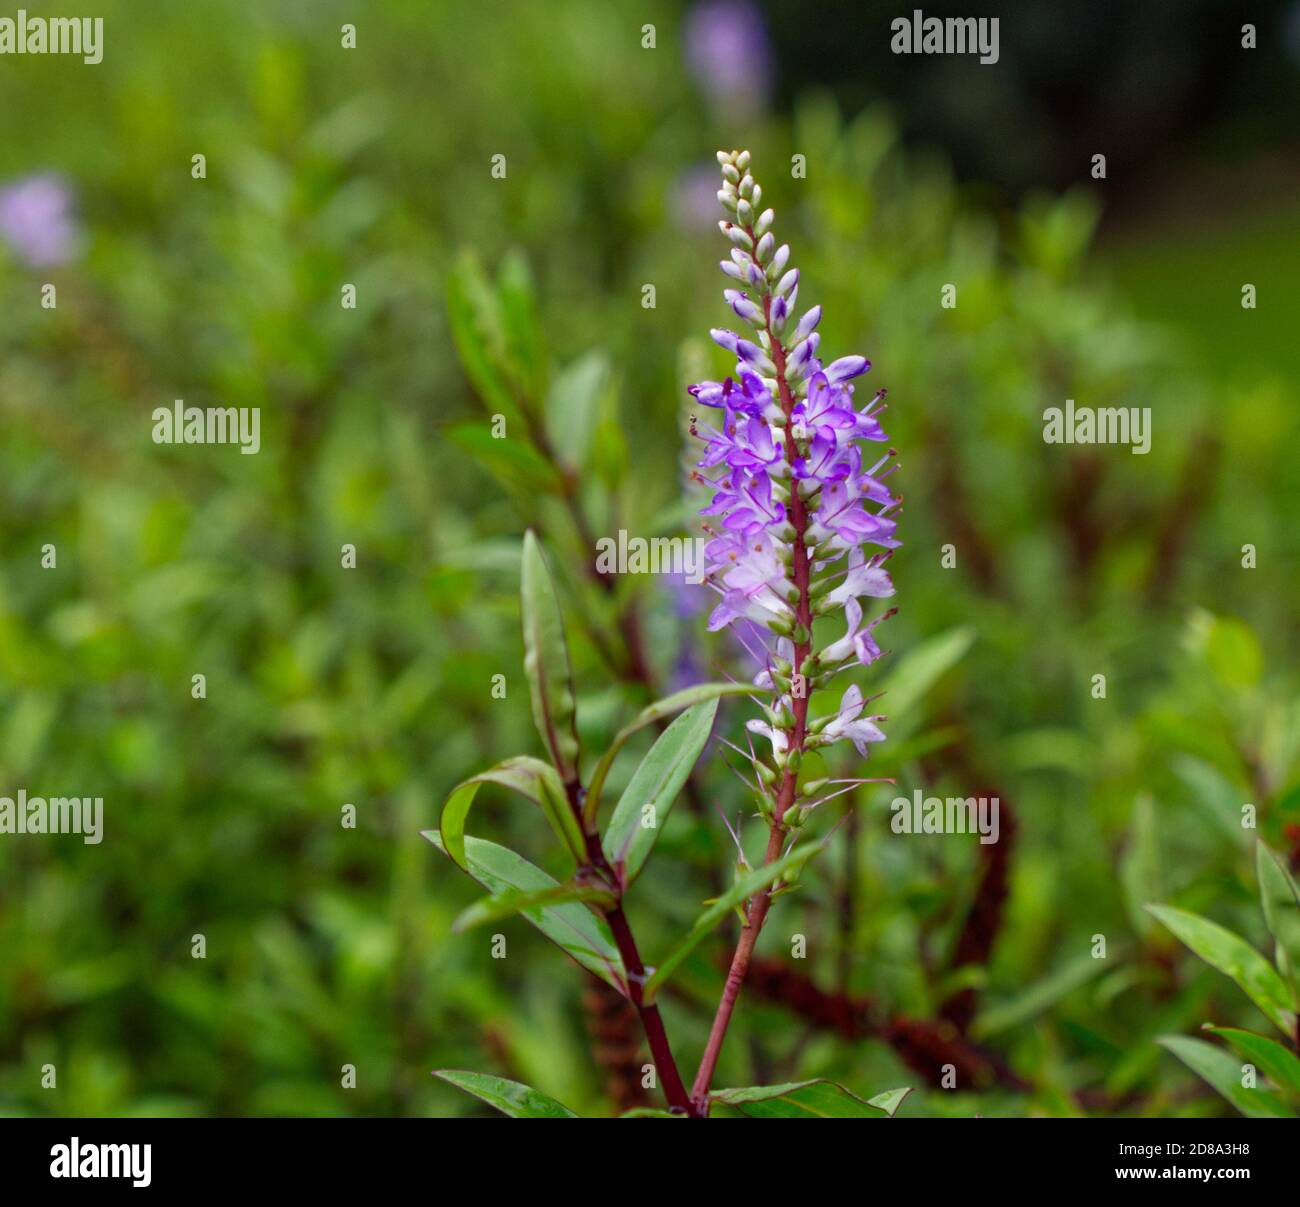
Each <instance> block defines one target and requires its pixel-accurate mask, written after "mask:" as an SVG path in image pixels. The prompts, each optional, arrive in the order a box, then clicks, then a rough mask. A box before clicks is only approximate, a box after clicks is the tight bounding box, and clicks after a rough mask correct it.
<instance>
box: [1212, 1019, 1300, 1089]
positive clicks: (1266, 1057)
mask: <svg viewBox="0 0 1300 1207" xmlns="http://www.w3.org/2000/svg"><path fill="white" fill-rule="evenodd" d="M1206 1029H1207V1030H1209V1031H1212V1032H1214V1034H1215V1035H1222V1036H1223V1038H1224V1039H1226V1040H1227V1041H1228V1043H1230V1044H1231V1045H1232V1046H1233V1048H1234V1049H1235V1050H1236V1051H1237V1052H1239V1053H1240V1054H1241V1055H1242V1056H1244V1057H1245V1058H1246V1059H1247V1060H1248V1061H1250V1063H1251V1064H1253V1065H1254V1066H1255V1067H1256V1068H1257V1069H1259V1071H1260V1072H1261V1073H1263V1074H1264V1076H1266V1077H1267V1078H1268V1079H1269V1081H1271V1082H1273V1084H1274V1085H1276V1086H1277V1087H1278V1088H1279V1089H1282V1090H1285V1091H1287V1093H1289V1094H1291V1095H1293V1096H1294V1097H1295V1098H1296V1101H1297V1103H1298V1104H1300V1059H1297V1058H1296V1055H1295V1053H1294V1052H1292V1051H1291V1049H1290V1048H1284V1047H1283V1046H1282V1045H1281V1044H1280V1043H1278V1042H1277V1040H1275V1039H1269V1038H1268V1036H1266V1035H1256V1034H1255V1032H1254V1031H1242V1030H1240V1029H1238V1028H1237V1027H1208V1028H1206Z"/></svg>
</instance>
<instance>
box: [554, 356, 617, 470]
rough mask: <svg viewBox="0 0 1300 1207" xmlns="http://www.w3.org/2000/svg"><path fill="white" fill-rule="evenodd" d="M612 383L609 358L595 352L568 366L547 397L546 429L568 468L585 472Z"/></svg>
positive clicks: (558, 377)
mask: <svg viewBox="0 0 1300 1207" xmlns="http://www.w3.org/2000/svg"><path fill="white" fill-rule="evenodd" d="M608 380H609V357H608V356H606V354H605V353H604V352H601V351H593V352H588V353H586V354H585V355H583V356H581V357H579V358H578V359H577V360H575V361H574V362H573V363H572V364H569V365H566V366H565V367H564V369H563V371H562V372H561V373H560V374H559V375H558V376H557V377H556V379H555V381H554V383H553V384H552V386H551V389H550V392H549V393H548V394H547V397H546V428H547V434H548V435H549V436H550V440H551V443H552V444H553V445H554V446H555V448H556V449H557V450H559V453H560V455H561V457H562V458H563V459H564V461H565V462H566V464H568V465H570V466H572V467H573V468H574V469H583V468H584V467H585V466H586V464H587V456H588V453H589V452H590V450H591V439H592V434H593V433H594V431H595V430H596V426H597V418H598V416H597V411H598V407H599V404H600V401H601V397H602V395H603V393H604V391H605V388H606V384H607V383H608Z"/></svg>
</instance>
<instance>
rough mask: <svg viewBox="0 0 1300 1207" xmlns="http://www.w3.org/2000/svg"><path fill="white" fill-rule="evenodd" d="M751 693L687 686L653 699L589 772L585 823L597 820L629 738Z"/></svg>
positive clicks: (743, 688)
mask: <svg viewBox="0 0 1300 1207" xmlns="http://www.w3.org/2000/svg"><path fill="white" fill-rule="evenodd" d="M753 691H754V688H753V687H752V686H751V685H750V684H748V683H697V684H696V685H695V686H694V687H686V688H683V689H682V690H681V691H679V692H673V694H672V695H671V696H665V697H664V698H663V699H662V700H656V701H655V702H654V703H653V704H650V705H648V706H647V707H645V708H644V709H642V710H641V712H639V713H638V714H637V715H636V716H635V717H634V718H633V719H632V721H631V722H630V723H629V724H627V725H625V726H623V728H622V729H620V730H619V731H618V733H617V734H616V735H615V737H614V742H613V744H612V745H611V746H610V748H609V749H608V750H607V751H605V753H604V754H602V755H601V756H600V762H598V763H597V764H596V769H595V771H593V772H592V775H591V783H590V784H589V785H588V787H587V804H586V807H585V809H584V812H585V813H586V816H587V821H588V824H590V823H591V822H593V821H595V819H596V815H597V811H598V810H599V808H600V794H601V792H602V790H603V789H604V787H605V779H606V777H607V776H608V775H609V770H610V768H611V767H613V765H614V760H615V759H616V758H617V757H618V752H619V751H620V750H622V749H623V746H624V744H625V743H626V742H627V740H628V738H630V737H631V736H632V735H633V734H634V733H636V732H637V731H638V730H640V729H644V728H645V727H646V726H647V725H653V724H654V723H655V722H656V721H660V720H662V719H663V718H664V717H669V716H672V714H673V713H675V712H681V710H682V709H683V708H690V707H691V705H693V704H700V703H703V702H704V701H705V700H712V699H716V698H717V697H719V696H748V695H752V694H753Z"/></svg>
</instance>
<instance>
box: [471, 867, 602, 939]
mask: <svg viewBox="0 0 1300 1207" xmlns="http://www.w3.org/2000/svg"><path fill="white" fill-rule="evenodd" d="M566 901H581V902H583V903H584V904H588V905H595V904H599V905H604V906H612V905H613V904H614V902H615V897H614V894H613V893H612V892H610V890H609V889H603V888H601V887H600V886H599V885H595V884H575V883H574V882H573V881H571V880H570V881H568V882H566V883H565V884H557V885H556V886H555V887H554V888H543V889H534V890H531V891H529V892H523V891H521V890H519V889H507V890H506V891H505V892H503V893H493V894H492V896H490V897H484V898H483V900H482V901H476V902H474V904H473V905H471V906H470V907H469V908H468V909H464V910H462V911H461V913H460V916H459V917H457V919H456V921H455V922H453V923H452V924H451V929H452V931H453V932H454V933H455V934H460V933H462V932H463V931H467V930H470V929H472V928H473V927H475V926H482V925H483V924H484V923H485V922H496V921H497V920H498V919H500V918H509V917H511V916H512V915H513V914H518V913H522V912H523V911H524V910H527V909H533V908H534V907H536V906H539V905H562V904H564V903H565V902H566Z"/></svg>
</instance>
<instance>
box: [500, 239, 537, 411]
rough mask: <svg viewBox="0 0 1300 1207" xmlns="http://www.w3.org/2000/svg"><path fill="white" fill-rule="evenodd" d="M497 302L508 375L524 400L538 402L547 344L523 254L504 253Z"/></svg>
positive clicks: (517, 252)
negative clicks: (512, 375)
mask: <svg viewBox="0 0 1300 1207" xmlns="http://www.w3.org/2000/svg"><path fill="white" fill-rule="evenodd" d="M497 298H498V300H499V302H500V307H501V326H502V330H503V334H504V337H505V345H506V352H507V354H508V356H509V359H510V367H511V371H512V372H513V374H514V378H515V380H516V381H517V382H518V383H519V386H520V388H521V389H522V390H523V393H524V395H525V397H528V398H540V397H541V396H542V389H543V385H544V383H545V381H546V343H545V341H544V340H543V339H542V325H541V319H540V318H539V316H538V311H537V292H536V290H535V289H534V288H533V276H532V272H531V271H530V270H529V267H528V260H527V258H526V257H525V256H524V255H523V253H522V252H520V251H518V250H512V251H509V252H507V253H506V256H505V258H504V259H503V260H502V261H501V268H500V270H499V271H498V272H497Z"/></svg>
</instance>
